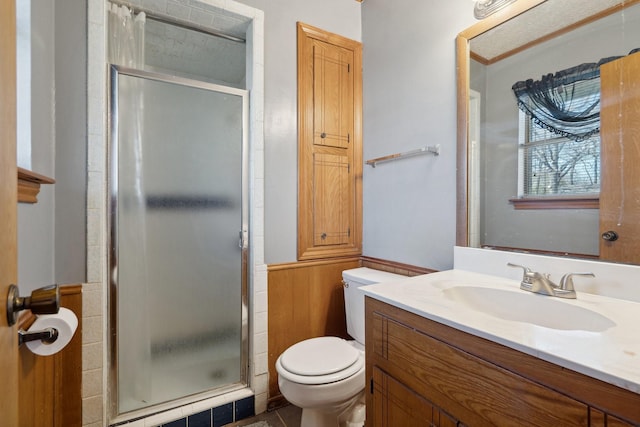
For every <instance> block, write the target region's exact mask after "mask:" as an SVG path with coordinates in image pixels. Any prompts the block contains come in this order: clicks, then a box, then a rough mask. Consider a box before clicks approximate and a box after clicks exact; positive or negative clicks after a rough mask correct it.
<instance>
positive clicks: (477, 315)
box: [360, 270, 640, 394]
mask: <svg viewBox="0 0 640 427" xmlns="http://www.w3.org/2000/svg"><path fill="white" fill-rule="evenodd" d="M459 287H464V288H459ZM468 287H474V288H490V289H489V290H486V289H485V290H480V292H486V295H487V296H488V297H487V299H488V300H491V301H489V302H487V301H484V303H481V304H471V305H470V304H469V299H467V301H466V302H465V301H463V299H464V298H457V297H456V296H455V295H458V294H456V292H457V291H458V290H460V289H463V290H465V288H466V289H467V290H468ZM454 288H455V289H454ZM360 289H361V290H362V291H363V292H364V294H365V295H367V296H370V297H372V298H375V299H377V300H380V301H383V302H386V303H388V304H391V305H393V306H395V307H398V308H402V309H404V310H406V311H409V312H411V313H414V314H417V315H419V316H422V317H425V318H427V319H431V320H434V321H436V322H439V323H442V324H445V325H447V326H451V327H453V328H456V329H458V330H461V331H464V332H467V333H470V334H472V335H476V336H478V337H482V338H486V339H488V340H491V341H494V342H497V343H500V344H503V345H505V346H507V347H510V348H513V349H515V350H518V351H521V352H523V353H526V354H529V355H532V356H535V357H538V358H540V359H543V360H546V361H549V362H552V363H555V364H557V365H560V366H563V367H565V368H568V369H571V370H574V371H576V372H580V373H582V374H585V375H588V376H590V377H593V378H597V379H599V380H602V381H605V382H607V383H610V384H614V385H616V386H618V387H621V388H625V389H627V390H631V391H633V392H635V393H638V394H640V303H638V302H632V301H627V300H622V299H614V298H609V297H604V296H599V295H592V294H588V293H581V292H578V298H577V299H561V298H557V297H550V296H544V295H538V294H533V293H531V292H527V291H523V290H521V289H520V282H519V281H515V280H510V279H504V278H501V277H497V276H490V275H486V274H480V273H471V272H467V271H462V270H448V271H442V272H439V273H432V274H425V275H422V276H416V277H410V278H407V279H402V280H400V281H394V282H385V283H380V284H375V285H369V286H363V287H361V288H360ZM492 289H493V290H492ZM494 290H495V291H494ZM472 291H475V289H472ZM507 292H515V293H520V295H511V294H507ZM495 295H497V296H498V297H501V296H504V295H506V296H507V299H506V300H507V301H511V298H510V297H511V296H513V297H517V298H515V300H514V301H516V302H514V303H513V304H512V305H511V304H499V303H496V304H498V306H497V307H496V310H495V311H493V310H492V309H490V310H491V313H489V312H488V311H484V309H483V304H484V306H487V305H491V304H492V303H493V301H497V298H494V296H495ZM472 299H473V298H472ZM549 299H550V300H549ZM559 304H568V305H571V306H572V307H568V306H563V305H559ZM508 305H511V306H510V307H509V306H508ZM518 305H524V306H521V307H518ZM472 306H474V307H475V308H472ZM525 306H526V307H525ZM532 307H533V308H532ZM558 308H559V310H558ZM564 308H567V310H566V313H567V321H566V322H563V321H562V318H561V317H562V314H563V313H564ZM587 310H588V311H587ZM545 311H548V313H547V315H545ZM531 312H534V313H535V315H536V319H537V320H539V321H534V322H535V323H537V324H534V323H530V322H524V321H519V320H514V319H518V318H519V317H522V316H523V313H525V314H526V313H531ZM552 312H553V313H552ZM571 313H574V314H573V318H571V316H572V314H571ZM582 313H588V316H587V317H585V318H586V319H590V318H591V317H590V316H593V317H595V318H597V319H596V320H598V319H599V320H598V321H596V322H594V323H593V325H595V326H593V325H592V326H593V327H592V326H589V325H587V323H590V322H589V321H585V327H584V330H583V328H582V327H581V325H580V322H582V320H580V319H578V320H577V321H576V318H577V317H578V316H580V317H581V315H582ZM538 314H539V318H538V317H537V316H538ZM524 317H526V315H525V316H524ZM507 319H512V320H507ZM558 319H559V320H558ZM541 325H547V326H541Z"/></svg>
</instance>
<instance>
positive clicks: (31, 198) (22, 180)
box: [18, 167, 56, 203]
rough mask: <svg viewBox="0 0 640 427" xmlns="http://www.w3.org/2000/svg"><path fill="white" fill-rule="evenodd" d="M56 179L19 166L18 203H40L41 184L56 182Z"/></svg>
mask: <svg viewBox="0 0 640 427" xmlns="http://www.w3.org/2000/svg"><path fill="white" fill-rule="evenodd" d="M55 182H56V180H55V179H53V178H49V177H48V176H45V175H41V174H39V173H35V172H32V171H30V170H27V169H23V168H20V167H19V168H18V203H38V193H40V185H41V184H54V183H55Z"/></svg>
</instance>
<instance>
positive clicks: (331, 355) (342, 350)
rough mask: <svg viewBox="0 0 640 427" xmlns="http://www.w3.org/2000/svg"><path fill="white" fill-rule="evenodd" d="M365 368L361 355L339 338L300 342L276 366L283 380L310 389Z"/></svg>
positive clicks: (283, 354) (283, 355)
mask: <svg viewBox="0 0 640 427" xmlns="http://www.w3.org/2000/svg"><path fill="white" fill-rule="evenodd" d="M363 368H364V357H363V354H362V352H360V351H358V350H357V349H356V348H355V347H354V346H352V345H351V344H349V343H348V342H347V341H346V340H344V339H342V338H337V337H319V338H311V339H308V340H304V341H301V342H299V343H297V344H294V345H293V346H291V347H289V348H288V349H287V350H285V351H284V353H282V355H280V357H279V358H278V360H277V362H276V369H277V371H278V373H279V374H280V375H281V376H282V377H283V378H286V379H288V380H289V381H293V382H296V383H299V384H309V385H313V384H328V383H332V382H336V381H340V380H343V379H345V378H348V377H350V376H352V375H354V374H356V373H357V372H358V371H360V370H361V369H363Z"/></svg>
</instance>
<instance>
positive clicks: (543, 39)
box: [487, 0, 640, 65]
mask: <svg viewBox="0 0 640 427" xmlns="http://www.w3.org/2000/svg"><path fill="white" fill-rule="evenodd" d="M638 2H640V0H629V1H627V2H625V3H624V4H622V3H620V4H617V5H615V6H612V7H610V8H608V9H605V10H603V11H601V12H599V13H596V14H595V15H592V16H589V17H588V18H585V19H583V20H582V21H578V22H574V23H573V24H571V25H568V26H566V27H564V28H561V29H559V30H557V31H554V32H553V33H549V34H547V35H545V36H543V37H540V38H538V39H535V40H533V41H530V42H529V43H526V44H524V45H522V46H519V47H517V48H515V49H512V50H510V51H508V52H505V53H503V54H501V55H498V56H496V57H494V58H491V59H489V60H488V63H487V65H490V64H495V63H496V62H499V61H502V60H503V59H505V58H508V57H510V56H513V55H516V54H518V53H520V52H523V51H525V50H527V49H529V48H530V47H533V46H536V45H539V44H542V43H544V42H546V41H548V40H551V39H553V38H555V37H558V36H561V35H563V34H566V33H568V32H570V31H573V30H575V29H577V28H580V27H582V26H584V25H587V24H590V23H592V22H594V21H597V20H599V19H601V18H604V17H605V16H609V15H611V14H613V13H616V12H618V11H620V10H623V9H625V8H627V7H629V6H633V5H634V4H636V3H638Z"/></svg>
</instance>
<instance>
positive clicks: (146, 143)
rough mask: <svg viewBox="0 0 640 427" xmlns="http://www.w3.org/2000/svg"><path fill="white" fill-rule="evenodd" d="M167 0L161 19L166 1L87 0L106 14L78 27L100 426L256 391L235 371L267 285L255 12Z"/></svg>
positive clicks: (246, 369)
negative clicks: (98, 333) (85, 55)
mask: <svg viewBox="0 0 640 427" xmlns="http://www.w3.org/2000/svg"><path fill="white" fill-rule="evenodd" d="M181 4H182V5H183V7H182V6H181V7H182V9H181V10H182V12H184V11H190V12H189V13H186V12H185V13H180V14H175V13H174V16H169V12H170V11H171V12H175V10H174V9H175V8H174V9H163V8H161V7H160V6H159V3H158V2H146V1H142V0H110V1H107V2H105V3H103V6H106V7H104V8H101V7H99V6H97V5H96V4H94V3H91V5H90V7H89V9H90V11H92V16H94V17H97V16H101V15H100V14H101V13H103V14H104V15H102V16H104V17H105V18H106V19H105V20H104V21H103V22H104V26H99V25H98V26H95V28H94V27H91V28H90V29H93V30H92V31H90V40H92V43H93V44H92V46H93V47H94V49H93V50H92V52H94V51H95V52H97V53H96V54H94V55H90V60H89V65H90V66H89V70H90V71H89V82H90V84H89V104H90V105H91V106H92V109H91V111H92V112H93V113H92V114H90V116H91V117H92V120H93V121H91V122H90V132H92V130H93V136H94V138H93V140H92V141H91V143H90V145H89V153H90V155H91V154H92V157H91V159H93V160H98V159H100V158H101V159H105V157H104V153H105V152H106V159H105V160H106V161H104V162H100V161H93V163H92V165H93V169H91V171H92V173H94V174H95V176H98V175H99V176H100V178H98V179H100V180H101V179H102V177H105V178H106V187H102V183H100V184H97V185H96V186H100V188H101V189H102V188H105V189H106V190H107V198H106V199H107V203H106V205H105V206H104V208H106V212H105V211H104V210H103V206H102V204H100V203H99V202H98V203H96V202H97V201H98V200H100V199H97V198H93V199H88V201H87V204H88V206H89V208H94V209H95V211H97V212H98V213H101V212H105V213H106V215H102V214H100V215H94V216H93V217H92V218H94V219H96V218H100V219H102V218H104V219H106V227H105V224H104V223H103V222H102V221H100V220H94V221H91V222H90V223H89V226H90V227H89V229H90V230H93V231H94V232H93V234H92V233H89V237H88V239H91V236H95V235H96V234H97V233H96V232H97V231H100V233H99V235H98V237H99V239H95V242H97V246H99V250H97V251H96V254H100V252H101V251H102V250H104V249H103V248H106V252H107V263H106V265H103V264H101V263H100V262H91V261H90V262H89V263H88V270H89V271H90V272H91V274H92V276H93V277H96V278H98V277H99V278H102V277H103V276H102V275H103V274H104V279H105V280H106V283H105V285H107V293H106V301H105V303H106V307H105V308H106V312H105V317H106V321H107V325H106V326H107V329H106V337H105V338H106V340H105V344H106V346H105V348H104V350H105V352H106V353H105V355H104V357H105V358H104V360H105V361H106V364H105V365H104V368H105V371H104V372H105V374H106V375H107V378H106V380H107V383H106V387H105V391H106V394H105V395H104V396H103V399H104V400H103V402H104V404H105V405H106V408H105V409H106V411H105V413H104V415H106V417H107V419H106V420H104V418H103V420H104V421H105V422H106V423H107V424H116V425H119V424H120V423H123V422H128V421H131V420H136V419H143V418H146V417H149V416H152V415H153V416H154V420H155V419H156V418H157V417H156V415H157V416H158V417H162V416H165V415H160V413H164V412H167V414H166V416H165V418H163V422H164V420H165V419H167V420H168V419H169V418H170V417H171V416H173V415H170V413H178V412H180V413H183V414H184V415H191V413H189V411H192V410H193V411H196V409H197V411H201V410H203V409H205V410H206V409H208V408H212V409H213V408H214V407H219V406H220V405H223V406H225V407H226V405H228V404H230V403H232V404H233V405H234V407H235V402H239V401H240V400H244V399H250V401H251V402H254V400H253V395H257V394H258V393H264V391H263V390H264V389H265V388H266V386H264V387H263V386H262V384H264V382H262V381H258V380H256V378H259V375H264V376H266V372H263V371H262V370H261V369H258V370H256V368H255V365H250V361H251V360H253V359H254V357H255V354H259V355H262V354H266V343H265V344H264V345H262V342H261V341H260V342H258V344H256V343H255V340H253V341H252V342H253V345H252V347H251V351H252V352H253V353H252V355H254V356H253V357H251V358H250V357H249V341H250V339H249V338H250V337H249V335H248V333H249V330H250V327H249V325H250V321H252V319H253V317H254V316H251V313H252V312H255V310H256V305H255V304H256V303H255V302H254V296H255V294H256V293H258V291H257V290H256V289H258V290H259V289H264V288H265V287H266V277H265V276H264V274H263V271H266V267H265V266H263V261H264V259H263V257H262V249H261V248H262V239H261V234H260V233H258V234H257V235H255V233H256V231H255V230H261V223H262V219H263V214H262V212H263V211H262V206H261V201H262V190H261V186H260V185H261V179H262V176H263V175H262V167H261V164H262V160H261V155H260V152H259V151H257V150H259V149H260V148H261V147H262V139H261V129H262V128H261V121H260V120H261V117H262V111H263V109H262V93H263V89H262V87H263V86H262V82H261V79H260V76H261V73H262V70H261V68H259V67H258V62H257V61H259V60H260V58H262V48H261V46H260V45H257V44H255V43H254V40H255V36H256V34H261V33H262V31H263V15H262V14H261V13H260V11H257V10H253V9H251V8H248V7H246V6H245V5H242V4H239V3H235V2H233V1H227V0H224V1H223V0H203V1H200V0H192V1H190V2H188V4H187V3H186V2H185V3H181ZM204 17H209V18H211V19H210V20H208V21H207V20H204V19H203V18H204ZM213 18H215V19H213ZM101 46H104V47H106V48H107V51H106V55H105V56H106V60H107V66H106V67H105V63H104V59H105V58H104V56H103V55H102V53H101V51H100V49H101ZM102 52H104V50H103V51H102ZM256 53H258V55H256ZM91 58H93V62H92V60H91ZM103 70H104V71H103ZM103 73H104V74H103ZM105 76H106V77H107V79H106V86H107V90H106V91H104V90H103V89H102V88H104V82H105V80H104V77H105ZM249 91H251V96H250V95H249ZM96 100H97V101H96ZM105 107H106V111H105V113H106V118H107V120H106V121H105V120H104V119H105V115H103V114H104V113H102V114H100V113H101V112H102V111H104V110H105ZM91 111H90V113H91ZM91 123H92V124H91ZM249 123H250V125H249ZM102 129H105V130H107V132H106V135H105V136H106V138H105V141H106V142H107V144H106V145H107V146H106V150H105V147H104V146H103V145H102V135H103V130H102ZM250 129H251V130H250ZM98 147H99V148H98ZM251 153H253V154H251ZM256 153H257V154H256ZM250 157H251V163H249V158H250ZM103 163H104V165H102V164H103ZM93 182H97V181H93ZM97 193H98V192H97V191H96V194H97ZM249 203H251V204H252V208H251V210H250V209H249ZM105 217H106V218H105ZM250 221H251V224H255V226H254V227H250V223H249V222H250ZM105 230H106V235H105V237H106V239H104V240H102V235H103V232H104V231H105ZM250 237H251V239H250ZM103 245H104V246H103ZM256 248H257V249H256ZM99 259H102V258H99ZM96 261H98V259H96ZM105 266H106V267H107V268H106V272H105ZM256 271H257V273H256ZM256 277H257V278H256ZM256 283H257V284H258V285H256ZM251 295H253V296H251ZM261 295H262V293H260V295H258V297H256V298H257V301H258V303H257V304H259V305H258V307H262V305H263V303H262V301H263V300H262V299H260V296H261ZM261 316H262V310H261V309H260V310H258V312H257V315H256V316H255V317H258V318H260V319H262V317H261ZM257 331H258V332H260V331H261V329H260V328H258V329H257ZM258 332H256V330H252V333H253V334H254V335H255V334H256V333H258ZM95 347H97V346H95ZM256 349H258V350H256ZM99 356H100V355H99V354H97V355H96V359H97V358H98V357H99ZM196 402H197V404H195V403H196ZM203 405H210V406H206V407H205V406H203ZM178 408H179V410H178ZM172 409H176V411H172ZM90 412H91V411H90ZM93 412H94V414H93V415H92V416H93V418H96V419H99V417H100V414H98V411H93ZM212 414H213V411H212ZM104 415H103V416H104Z"/></svg>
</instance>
